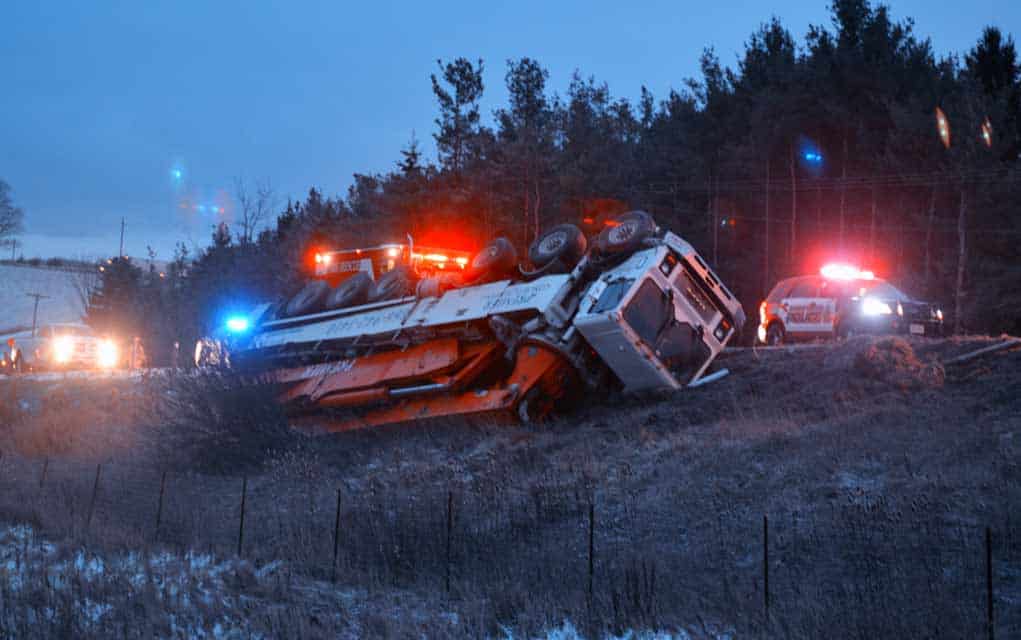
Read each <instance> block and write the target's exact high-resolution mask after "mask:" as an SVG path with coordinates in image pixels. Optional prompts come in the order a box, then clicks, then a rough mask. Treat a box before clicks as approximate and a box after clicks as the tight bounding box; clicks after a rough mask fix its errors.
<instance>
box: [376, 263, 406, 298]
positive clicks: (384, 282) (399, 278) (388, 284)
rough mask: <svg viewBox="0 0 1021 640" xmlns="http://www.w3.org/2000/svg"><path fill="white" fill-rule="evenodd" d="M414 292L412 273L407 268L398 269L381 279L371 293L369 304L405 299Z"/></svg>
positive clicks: (392, 270)
mask: <svg viewBox="0 0 1021 640" xmlns="http://www.w3.org/2000/svg"><path fill="white" fill-rule="evenodd" d="M414 291H415V287H414V285H413V284H412V274H411V271H410V270H409V269H408V268H407V267H396V268H394V269H391V270H390V271H387V272H386V273H384V274H383V275H382V276H380V277H379V280H377V281H376V284H375V285H373V287H372V289H371V290H370V291H369V302H382V301H383V300H393V299H395V298H403V297H405V296H410V295H411V294H412V293H413V292H414Z"/></svg>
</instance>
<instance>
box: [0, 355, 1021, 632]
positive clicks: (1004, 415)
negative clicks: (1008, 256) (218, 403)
mask: <svg viewBox="0 0 1021 640" xmlns="http://www.w3.org/2000/svg"><path fill="white" fill-rule="evenodd" d="M906 344H908V345H909V349H910V352H908V351H905V350H904V349H903V347H901V346H900V345H893V346H892V347H890V346H883V347H880V346H877V345H876V344H874V343H873V342H872V341H868V340H858V341H852V342H851V343H848V344H846V345H843V346H841V347H839V348H838V349H818V350H800V351H799V350H791V351H787V350H778V351H765V352H757V353H752V352H742V353H739V354H734V355H731V356H729V357H728V359H727V361H726V362H725V363H724V365H725V366H728V367H729V368H731V370H732V371H733V372H734V374H733V375H732V376H730V377H729V378H727V379H725V382H721V383H718V384H714V385H710V386H708V387H706V388H704V389H700V390H698V391H694V392H688V393H684V394H677V395H652V396H647V397H641V398H611V399H605V400H603V401H601V402H599V403H598V404H594V405H590V406H589V407H587V408H585V409H583V410H582V411H581V412H579V413H576V414H573V415H571V416H568V417H565V418H563V419H561V420H558V421H554V422H552V423H547V424H544V425H539V426H533V427H525V428H522V427H516V428H507V427H488V426H477V425H470V424H466V423H464V422H458V423H450V424H445V423H439V424H437V423H433V424H430V425H415V426H407V427H390V428H385V429H380V430H378V431H373V432H361V433H351V434H347V435H344V436H337V437H330V438H324V439H317V440H314V441H312V442H302V443H300V444H297V445H295V444H293V443H292V444H291V446H289V447H283V448H276V449H275V452H274V453H268V454H263V455H262V457H261V458H258V457H252V455H253V454H251V453H249V452H246V453H244V454H243V455H242V456H241V459H242V460H244V461H245V468H247V469H248V475H249V479H248V496H247V504H246V509H247V514H246V516H247V519H246V531H245V543H244V548H243V556H244V557H245V559H246V560H247V561H249V562H251V563H252V566H262V565H265V564H267V563H270V562H272V561H274V560H281V561H282V562H283V563H284V566H285V567H286V575H288V576H289V578H288V580H289V581H290V582H289V583H288V584H286V585H284V586H280V587H274V589H277V590H276V591H274V590H273V589H270V590H269V591H267V587H266V586H265V585H259V584H256V583H253V582H251V581H250V580H247V581H246V579H242V578H239V579H238V580H237V581H236V582H234V583H231V584H232V587H231V588H234V589H235V591H234V592H232V593H235V594H238V595H239V596H240V594H244V593H249V592H250V593H253V594H255V595H256V597H258V598H263V599H264V600H263V601H264V602H279V603H280V607H281V608H280V609H279V610H280V611H284V612H287V613H286V616H289V617H287V618H286V620H285V623H286V624H285V626H281V627H280V628H281V629H286V630H290V637H327V636H328V635H329V634H327V633H325V632H322V629H320V628H318V627H316V626H315V625H314V624H313V622H312V620H313V619H315V620H318V621H319V622H318V623H316V624H325V622H323V620H324V618H323V614H322V613H321V612H319V613H317V611H319V609H317V607H320V606H322V603H323V598H324V597H326V596H324V595H322V594H330V593H336V590H333V589H331V588H330V587H329V586H328V583H329V580H330V578H331V576H332V566H331V565H332V553H333V525H334V517H335V508H336V500H337V490H338V489H340V494H341V535H340V545H339V552H340V553H339V562H338V565H337V575H338V584H340V585H343V587H344V589H347V590H349V591H350V590H352V589H353V590H354V591H356V592H357V593H360V594H364V598H365V599H364V604H363V605H360V606H358V607H355V608H354V609H353V610H352V611H353V612H350V614H349V615H348V616H347V617H346V618H345V620H346V621H345V622H343V624H344V625H347V626H345V627H343V629H346V630H347V631H346V632H352V631H351V630H358V632H359V633H361V634H363V635H364V636H365V637H406V636H408V635H425V636H427V637H479V636H481V635H498V634H499V632H500V628H501V625H507V626H509V627H511V628H513V629H516V630H517V631H518V632H519V635H524V636H526V637H527V636H528V634H535V633H538V632H539V631H540V630H542V629H545V628H549V627H551V626H555V625H558V624H559V623H560V621H562V620H563V619H564V618H570V619H572V620H574V621H575V622H576V623H578V624H580V625H583V626H584V628H585V629H586V630H587V631H588V632H589V633H590V635H599V634H600V633H602V632H614V631H620V630H623V629H625V628H629V627H635V628H659V629H668V630H669V629H685V630H686V631H687V632H689V633H690V634H691V635H692V637H712V636H714V635H715V634H717V633H720V632H723V631H726V630H728V629H729V630H731V631H732V632H736V633H737V634H738V635H740V636H745V635H750V634H759V633H761V632H762V631H763V629H766V630H768V634H769V635H771V636H774V637H893V636H903V637H919V636H925V637H978V636H979V635H980V634H984V626H983V625H984V611H985V609H984V578H985V576H984V566H983V558H984V556H983V554H984V549H983V537H984V528H985V527H986V526H990V527H991V528H992V530H993V532H994V541H995V551H994V558H995V573H996V575H995V584H996V587H997V597H998V600H997V612H998V616H999V628H998V635H999V637H1010V636H1011V635H1016V634H1018V633H1019V632H1021V615H1019V611H1018V607H1016V603H1017V602H1018V601H1021V572H1018V570H1017V567H1018V566H1021V530H1019V527H1018V525H1017V521H1016V515H1015V519H1014V520H1013V521H1012V520H1011V519H1010V516H1011V513H1010V511H1011V509H1012V507H1014V506H1016V505H1017V504H1021V468H1019V464H1018V460H1019V457H1018V447H1019V445H1018V443H1019V442H1021V419H1019V414H1021V411H1019V409H1021V405H1019V404H1018V402H1019V401H1018V399H1017V398H1016V394H1015V392H1014V390H1015V389H1016V388H1017V386H1018V384H1019V383H1021V368H1019V365H1021V362H1019V354H1018V353H1016V352H1009V353H1004V354H998V355H996V356H995V357H991V358H988V359H985V360H983V361H980V362H976V363H973V364H970V365H968V366H967V367H962V368H956V369H951V370H948V371H946V372H945V383H944V384H943V386H942V387H940V386H937V385H932V384H903V383H902V381H901V380H900V379H899V378H898V377H897V375H894V376H890V375H888V374H889V369H892V370H893V371H894V372H897V373H898V375H899V372H901V371H902V370H904V369H905V365H907V367H906V370H908V371H911V372H918V371H921V370H922V369H923V368H924V367H927V366H931V365H930V364H929V363H930V360H931V358H933V357H935V356H938V355H940V354H954V353H959V352H961V351H966V350H968V349H969V348H973V347H974V346H980V345H975V344H974V343H955V342H953V341H948V342H926V341H913V342H911V343H906ZM873 347H875V350H876V351H877V353H876V354H874V357H873V356H869V355H862V354H868V353H869V350H870V349H872V348H873ZM863 358H865V359H866V361H867V362H868V367H863V365H862V364H861V360H862V359H863ZM883 367H886V368H887V369H884V368H883ZM922 375H928V374H924V373H923V374H922ZM4 391H5V390H4V389H0V394H2V393H3V392H4ZM247 410H248V409H246V411H247ZM226 423H227V424H237V423H236V422H232V421H231V420H227V421H226ZM228 432H229V433H231V434H237V430H236V429H235V428H234V427H231V428H230V429H228ZM242 435H243V434H242ZM231 437H238V436H236V435H232V436H231ZM260 437H261V436H260ZM118 451H120V450H118ZM216 452H217V453H218V454H219V455H223V456H229V455H232V454H231V450H230V449H229V448H220V449H217V450H216ZM25 453H30V452H28V451H22V452H21V454H25ZM81 460H82V459H81V457H80V456H78V455H76V454H74V455H64V456H63V457H60V456H59V455H58V454H57V452H56V451H53V452H51V459H50V462H49V466H48V471H47V473H48V477H47V479H46V481H45V483H44V485H43V487H42V488H40V487H39V480H40V477H41V469H42V465H43V459H41V458H38V457H36V458H28V457H25V456H24V455H16V456H15V455H10V454H8V455H7V456H5V459H4V462H3V464H2V465H0V516H2V517H3V518H4V519H6V520H8V521H12V520H14V521H22V522H29V523H32V524H33V525H34V526H35V527H37V528H38V530H39V531H40V532H41V533H43V534H44V535H46V536H47V537H48V538H49V539H51V540H54V541H56V542H59V543H60V544H67V545H72V546H74V545H84V546H85V547H86V548H88V549H102V550H104V551H106V552H109V553H123V552H125V551H127V550H131V549H145V548H159V549H169V550H171V551H175V552H177V553H183V552H184V551H185V550H187V549H196V550H199V551H210V550H211V551H213V552H214V553H215V554H217V555H219V556H223V557H227V556H230V555H232V554H233V553H234V550H235V549H236V544H237V532H238V516H239V506H240V504H239V503H240V491H241V479H240V477H238V476H237V475H230V474H224V469H223V467H222V466H221V465H217V464H210V462H209V457H201V458H196V459H194V460H193V461H192V462H191V464H190V465H186V466H180V465H178V466H176V467H174V468H173V469H172V471H171V473H170V474H169V475H168V476H167V482H166V487H165V488H166V495H165V503H164V511H163V514H162V522H161V527H160V530H159V532H158V538H157V532H156V531H155V514H156V511H157V508H158V507H157V505H158V495H159V486H160V479H161V472H162V471H163V469H162V468H160V467H158V466H154V465H153V464H152V461H151V458H144V459H143V460H140V459H139V457H138V455H137V454H136V453H135V452H134V450H132V449H131V448H130V447H129V448H127V449H125V450H124V453H117V454H116V455H114V456H113V459H112V460H110V461H109V463H108V464H107V465H106V466H104V468H103V475H102V477H101V481H100V491H99V493H98V494H97V500H96V503H95V508H94V515H93V518H92V522H91V525H90V526H89V527H88V528H86V527H85V521H86V519H87V516H86V513H87V509H88V505H89V503H90V502H91V493H92V488H93V482H94V478H95V466H94V465H89V464H85V463H83V462H82V461H81ZM90 461H91V460H90ZM142 462H144V464H142ZM259 463H261V464H259ZM448 496H452V506H453V515H454V520H453V527H452V529H451V534H450V536H451V537H450V550H451V554H450V564H449V567H450V569H449V570H450V574H449V575H450V587H451V593H450V595H449V597H448V596H447V595H446V593H445V590H446V582H447V575H448V574H447V571H448V563H447V557H448V556H447V527H446V524H447V522H446V514H447V500H448ZM593 501H594V504H595V517H596V521H595V531H594V548H595V565H594V566H595V576H594V581H593V601H592V602H591V603H589V602H588V598H587V566H588V565H587V551H588V505H589V503H590V502H593ZM764 514H768V516H769V520H770V543H771V544H770V583H771V585H770V595H771V607H770V618H769V620H768V621H767V620H766V619H765V617H764V610H763V582H762V526H763V522H762V516H763V515H764ZM154 545H155V546H154ZM177 550H179V551H177ZM104 593H105V592H104ZM310 594H318V595H310ZM369 603H372V604H369ZM121 606H122V605H121V604H116V603H115V609H116V610H117V611H118V612H120V611H121ZM154 606H155V605H154ZM442 612H448V613H450V614H456V619H455V618H451V617H448V616H446V614H444V613H442ZM905 612H910V613H909V615H905ZM117 615H118V616H120V615H122V614H121V613H118V614H117ZM123 615H124V616H127V617H125V618H123V619H124V620H130V616H129V615H128V614H126V613H125V614H123ZM146 615H147V616H148V615H149V614H146ZM153 615H155V618H159V617H160V615H163V614H159V615H156V614H153ZM281 615H285V614H284V613H282V614H281ZM118 619H120V618H118ZM146 619H148V618H146ZM331 620H332V619H331ZM333 623H336V624H338V625H339V624H341V623H340V622H339V621H337V620H333V621H332V622H331V623H330V624H333ZM253 624H254V623H253ZM258 624H260V625H261V624H262V622H259V623H258ZM253 628H255V627H253ZM258 628H259V629H266V628H268V627H263V626H260V627H258ZM335 629H341V627H335V628H331V632H332V631H333V630H335ZM321 632H322V633H321ZM338 633H339V632H338ZM352 633H353V632H352Z"/></svg>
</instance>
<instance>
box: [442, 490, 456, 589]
mask: <svg viewBox="0 0 1021 640" xmlns="http://www.w3.org/2000/svg"><path fill="white" fill-rule="evenodd" d="M453 530H454V492H453V491H447V554H446V555H447V570H446V576H445V580H444V583H445V586H446V590H447V595H450V553H451V537H452V534H453Z"/></svg>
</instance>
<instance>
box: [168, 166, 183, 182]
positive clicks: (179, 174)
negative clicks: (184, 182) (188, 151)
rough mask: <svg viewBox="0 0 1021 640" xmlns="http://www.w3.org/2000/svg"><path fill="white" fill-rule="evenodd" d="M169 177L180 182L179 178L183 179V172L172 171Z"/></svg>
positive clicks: (178, 170)
mask: <svg viewBox="0 0 1021 640" xmlns="http://www.w3.org/2000/svg"><path fill="white" fill-rule="evenodd" d="M170 175H172V176H173V177H174V180H180V179H181V178H183V177H184V172H183V171H181V170H180V169H174V170H173V171H171V172H170Z"/></svg>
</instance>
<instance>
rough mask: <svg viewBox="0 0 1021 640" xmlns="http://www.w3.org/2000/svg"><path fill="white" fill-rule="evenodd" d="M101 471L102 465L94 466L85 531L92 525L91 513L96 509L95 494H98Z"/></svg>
mask: <svg viewBox="0 0 1021 640" xmlns="http://www.w3.org/2000/svg"><path fill="white" fill-rule="evenodd" d="M102 470H103V465H102V464H97V465H96V481H95V482H93V483H92V499H91V500H89V513H88V515H86V517H85V530H86V531H88V530H89V525H90V524H92V511H93V509H95V507H96V494H97V493H99V473H100V472H101V471H102Z"/></svg>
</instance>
